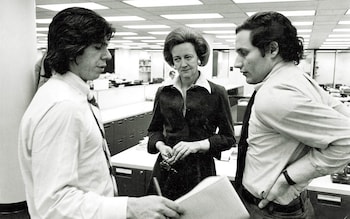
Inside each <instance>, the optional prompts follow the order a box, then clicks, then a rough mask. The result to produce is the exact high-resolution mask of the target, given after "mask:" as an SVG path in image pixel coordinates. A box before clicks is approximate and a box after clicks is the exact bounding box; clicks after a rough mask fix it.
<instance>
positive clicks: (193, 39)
mask: <svg viewBox="0 0 350 219" xmlns="http://www.w3.org/2000/svg"><path fill="white" fill-rule="evenodd" d="M182 43H191V44H192V45H193V46H194V49H195V51H196V54H197V56H198V58H199V60H200V63H199V66H205V65H206V64H207V63H208V59H209V55H210V47H209V44H208V42H207V41H206V40H205V39H204V37H203V36H202V34H200V33H199V32H197V31H196V30H194V29H192V28H189V27H179V28H176V29H174V30H173V31H171V32H170V33H169V34H168V35H167V37H166V39H165V43H164V49H163V55H164V59H165V61H166V62H167V63H168V64H169V65H170V66H174V61H173V56H172V53H171V51H172V49H173V48H174V46H176V45H179V44H182Z"/></svg>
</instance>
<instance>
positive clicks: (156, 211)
mask: <svg viewBox="0 0 350 219" xmlns="http://www.w3.org/2000/svg"><path fill="white" fill-rule="evenodd" d="M183 213H184V212H183V210H182V209H181V208H180V206H179V205H178V204H177V203H175V202H173V201H171V200H169V199H166V198H164V197H161V196H145V197H140V198H131V197H130V198H129V199H128V206H127V213H126V215H127V216H126V218H127V219H144V218H149V219H166V218H179V217H180V215H181V214H183Z"/></svg>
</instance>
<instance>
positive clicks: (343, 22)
mask: <svg viewBox="0 0 350 219" xmlns="http://www.w3.org/2000/svg"><path fill="white" fill-rule="evenodd" d="M338 24H350V21H339V23H338Z"/></svg>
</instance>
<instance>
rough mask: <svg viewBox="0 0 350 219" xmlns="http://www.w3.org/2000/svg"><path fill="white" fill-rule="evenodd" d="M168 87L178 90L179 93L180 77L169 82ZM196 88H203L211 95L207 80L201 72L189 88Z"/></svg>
mask: <svg viewBox="0 0 350 219" xmlns="http://www.w3.org/2000/svg"><path fill="white" fill-rule="evenodd" d="M169 85H172V86H173V87H175V88H176V89H178V90H179V91H180V92H181V79H180V76H179V75H177V76H176V77H175V78H174V79H173V80H171V81H170V82H169ZM196 86H198V87H203V88H204V89H206V90H207V91H208V92H209V93H211V87H210V84H209V82H208V80H207V79H206V78H205V76H204V74H202V73H201V72H199V77H198V79H197V81H196V82H195V83H194V84H192V85H191V87H190V88H192V87H196Z"/></svg>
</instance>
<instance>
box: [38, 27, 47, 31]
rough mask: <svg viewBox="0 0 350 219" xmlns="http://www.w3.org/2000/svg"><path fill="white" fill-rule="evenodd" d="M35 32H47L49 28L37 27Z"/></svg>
mask: <svg viewBox="0 0 350 219" xmlns="http://www.w3.org/2000/svg"><path fill="white" fill-rule="evenodd" d="M35 30H36V31H49V27H37V28H35Z"/></svg>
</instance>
